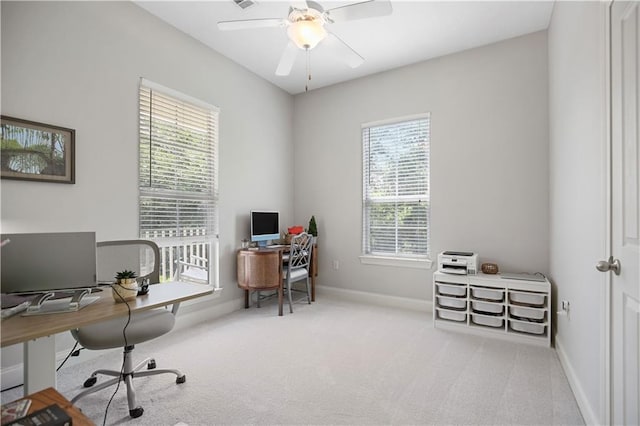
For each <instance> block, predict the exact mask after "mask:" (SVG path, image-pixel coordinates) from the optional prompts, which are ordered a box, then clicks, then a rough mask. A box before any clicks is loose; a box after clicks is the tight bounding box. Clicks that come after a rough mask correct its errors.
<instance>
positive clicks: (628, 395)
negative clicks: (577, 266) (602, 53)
mask: <svg viewBox="0 0 640 426" xmlns="http://www.w3.org/2000/svg"><path fill="white" fill-rule="evenodd" d="M639 4H640V3H639V2H637V1H633V2H631V1H629V2H627V1H625V2H621V1H614V2H613V3H612V4H611V13H610V16H611V203H612V205H611V255H612V258H610V259H609V260H610V261H612V263H613V262H615V261H616V260H618V261H619V271H618V272H619V274H618V273H612V274H611V311H610V312H611V371H610V377H611V422H612V424H615V425H638V424H640V391H639V387H640V346H639V345H640V189H639V188H640V174H639V173H638V168H639V167H638V163H639V162H640V142H639V141H640V129H639V127H638V126H639V125H640V108H639V107H640V86H639V85H640V72H639V67H640V63H639V61H640V7H639Z"/></svg>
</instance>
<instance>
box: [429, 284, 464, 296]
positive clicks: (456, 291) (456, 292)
mask: <svg viewBox="0 0 640 426" xmlns="http://www.w3.org/2000/svg"><path fill="white" fill-rule="evenodd" d="M436 287H437V289H438V294H441V295H443V296H454V297H466V296H467V287H466V286H464V285H455V284H441V283H436Z"/></svg>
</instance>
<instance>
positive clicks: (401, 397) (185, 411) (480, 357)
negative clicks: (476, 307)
mask: <svg viewBox="0 0 640 426" xmlns="http://www.w3.org/2000/svg"><path fill="white" fill-rule="evenodd" d="M294 309H295V312H294V314H292V315H291V314H288V313H287V310H286V309H285V316H284V317H277V315H276V313H277V312H276V306H275V304H274V303H273V302H265V303H263V307H262V308H260V309H256V308H252V309H249V310H242V311H237V312H234V313H233V314H231V315H228V316H226V317H224V318H221V319H219V320H217V321H214V322H211V323H203V324H200V325H198V326H196V327H194V328H192V329H190V330H188V331H186V332H184V331H176V332H173V333H171V334H169V335H167V336H164V337H162V338H159V339H157V340H155V341H153V342H148V343H146V344H141V345H139V346H137V347H136V353H137V355H136V359H142V358H143V357H145V356H148V355H150V354H153V356H155V358H156V361H157V364H158V368H163V367H169V368H176V367H177V368H180V369H182V371H183V372H184V373H185V374H186V376H187V381H186V383H184V384H182V385H176V384H175V381H174V378H173V376H170V375H167V376H156V377H149V378H140V379H138V380H137V381H136V387H137V390H138V403H139V404H140V405H142V406H143V407H144V409H145V413H144V415H143V416H142V417H140V418H139V419H130V418H129V417H128V409H127V403H126V393H125V391H124V387H123V386H121V387H120V390H119V392H118V394H117V395H116V397H115V398H114V400H113V402H112V404H111V407H110V409H109V413H108V417H107V422H106V424H110V425H111V424H123V423H127V424H139V425H175V424H176V423H180V422H182V423H184V424H187V425H190V426H195V425H213V424H267V425H275V424H278V425H280V424H284V425H290V424H295V425H299V424H352V425H362V424H438V425H441V424H442V425H445V424H446V425H449V424H468V425H480V424H505V425H506V424H512V425H561V424H569V425H575V424H583V420H582V417H581V416H580V412H579V410H578V407H577V404H576V402H575V399H574V397H573V394H572V393H571V390H570V388H569V385H568V383H567V379H566V377H565V375H564V373H563V371H562V368H561V366H560V363H559V361H558V357H557V355H556V353H555V351H554V350H553V349H548V348H540V347H535V346H529V345H523V344H515V343H511V342H505V341H500V340H494V339H488V338H481V337H475V336H470V335H466V334H459V333H454V332H448V331H442V330H436V329H434V328H433V326H432V321H431V317H430V314H423V313H417V312H413V311H404V310H398V309H390V308H383V307H379V306H371V305H365V304H355V303H351V302H343V301H339V300H334V299H326V298H323V299H320V300H318V301H317V302H315V303H314V304H312V305H306V304H297V305H295V306H294ZM120 362H121V358H120V354H117V356H114V355H111V356H101V357H99V358H96V359H93V360H90V361H87V362H84V363H81V364H78V365H76V366H73V367H68V368H67V367H63V368H62V369H61V370H60V372H59V373H58V388H59V390H60V391H61V392H62V393H63V394H64V395H66V396H67V397H69V398H71V397H72V396H73V395H75V394H76V393H77V392H78V391H80V390H81V386H82V382H83V381H84V379H85V378H86V377H88V376H89V374H90V373H91V371H93V370H94V369H97V368H119V365H120ZM112 392H113V389H106V390H103V391H101V392H98V393H96V394H93V395H91V396H88V397H85V398H84V399H82V400H80V401H79V402H78V406H79V407H80V408H81V409H82V410H83V412H84V413H85V414H87V415H88V416H89V417H90V418H92V419H93V420H94V421H95V422H96V423H97V424H102V421H103V416H104V410H105V407H106V404H107V401H108V399H109V397H110V396H111V394H112ZM12 393H14V394H13V395H12ZM20 393H21V389H16V390H13V391H8V392H3V394H2V400H3V401H7V400H11V399H15V397H18V396H20Z"/></svg>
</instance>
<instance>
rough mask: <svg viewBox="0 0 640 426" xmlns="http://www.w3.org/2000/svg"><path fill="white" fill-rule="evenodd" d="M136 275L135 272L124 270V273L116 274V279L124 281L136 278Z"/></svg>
mask: <svg viewBox="0 0 640 426" xmlns="http://www.w3.org/2000/svg"><path fill="white" fill-rule="evenodd" d="M136 277H137V275H136V273H135V272H133V271H128V270H126V269H125V270H124V271H120V272H118V273H117V274H116V279H117V280H125V279H127V278H136Z"/></svg>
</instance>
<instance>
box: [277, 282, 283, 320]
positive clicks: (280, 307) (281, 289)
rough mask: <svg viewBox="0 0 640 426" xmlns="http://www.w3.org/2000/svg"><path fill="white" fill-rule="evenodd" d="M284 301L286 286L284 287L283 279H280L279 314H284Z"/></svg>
mask: <svg viewBox="0 0 640 426" xmlns="http://www.w3.org/2000/svg"><path fill="white" fill-rule="evenodd" d="M283 301H284V288H283V287H282V281H280V287H278V316H280V317H281V316H282V303H283Z"/></svg>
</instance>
